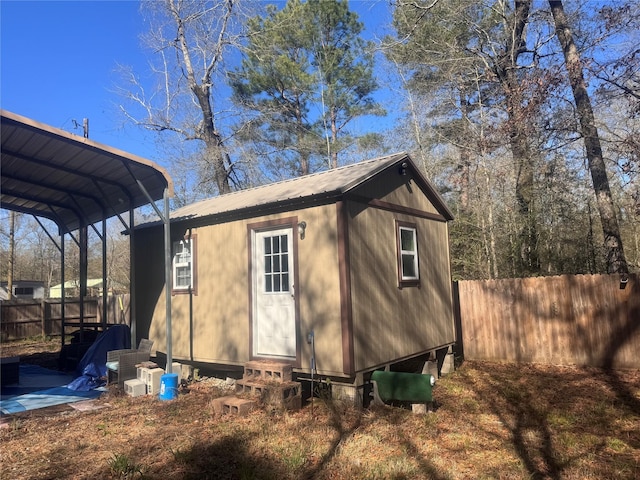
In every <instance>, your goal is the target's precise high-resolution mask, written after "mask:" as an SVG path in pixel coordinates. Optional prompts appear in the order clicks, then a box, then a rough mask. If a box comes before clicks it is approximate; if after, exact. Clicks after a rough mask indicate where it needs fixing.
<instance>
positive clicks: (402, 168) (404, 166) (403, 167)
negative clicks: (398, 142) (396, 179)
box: [399, 162, 409, 175]
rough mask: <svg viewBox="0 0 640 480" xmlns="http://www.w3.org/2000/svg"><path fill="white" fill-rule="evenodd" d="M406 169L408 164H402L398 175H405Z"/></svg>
mask: <svg viewBox="0 0 640 480" xmlns="http://www.w3.org/2000/svg"><path fill="white" fill-rule="evenodd" d="M408 167H409V164H408V163H407V162H402V164H401V165H400V169H399V172H400V175H406V174H407V168H408Z"/></svg>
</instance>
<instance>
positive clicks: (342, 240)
mask: <svg viewBox="0 0 640 480" xmlns="http://www.w3.org/2000/svg"><path fill="white" fill-rule="evenodd" d="M336 218H337V232H338V265H339V267H338V268H339V275H340V323H341V329H342V371H343V373H345V374H347V375H349V376H351V375H353V373H354V371H355V365H354V351H353V308H352V304H351V273H350V272H351V265H350V261H349V223H348V222H349V215H348V214H347V203H346V202H344V201H339V202H336Z"/></svg>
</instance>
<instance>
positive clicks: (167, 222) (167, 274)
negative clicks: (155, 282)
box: [137, 180, 173, 373]
mask: <svg viewBox="0 0 640 480" xmlns="http://www.w3.org/2000/svg"><path fill="white" fill-rule="evenodd" d="M137 182H138V186H139V187H140V190H141V191H142V193H144V194H145V196H146V197H147V198H148V199H149V203H150V204H151V206H152V207H153V209H154V210H155V211H156V213H157V214H158V216H159V217H160V218H161V219H162V222H163V224H164V287H165V288H164V290H165V316H166V319H167V327H166V329H167V332H166V339H167V365H166V367H165V372H168V373H172V370H173V369H172V363H173V356H172V355H171V217H170V216H169V189H168V188H165V189H164V192H163V194H162V198H163V199H164V213H163V212H161V211H160V210H159V209H158V207H157V206H156V204H155V202H154V201H153V199H152V198H151V196H150V195H149V193H148V192H147V189H146V188H144V185H143V184H142V182H141V181H140V180H137Z"/></svg>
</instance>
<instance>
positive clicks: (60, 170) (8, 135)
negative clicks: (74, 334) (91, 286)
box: [0, 110, 173, 365]
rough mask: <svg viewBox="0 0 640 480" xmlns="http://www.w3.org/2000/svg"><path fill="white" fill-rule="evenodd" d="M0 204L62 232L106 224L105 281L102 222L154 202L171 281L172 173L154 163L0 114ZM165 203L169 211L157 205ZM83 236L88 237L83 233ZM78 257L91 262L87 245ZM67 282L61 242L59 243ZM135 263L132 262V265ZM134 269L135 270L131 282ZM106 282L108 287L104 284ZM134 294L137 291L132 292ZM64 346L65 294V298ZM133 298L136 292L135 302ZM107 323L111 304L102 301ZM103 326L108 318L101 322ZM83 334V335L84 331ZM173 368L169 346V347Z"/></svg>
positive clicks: (168, 304) (168, 311)
mask: <svg viewBox="0 0 640 480" xmlns="http://www.w3.org/2000/svg"><path fill="white" fill-rule="evenodd" d="M0 117H1V123H0V139H1V140H0V146H1V153H2V156H1V160H2V161H1V163H0V207H1V208H5V209H8V210H14V211H18V212H23V213H27V214H32V215H34V216H36V217H45V218H49V219H51V220H53V221H54V222H55V223H56V224H57V226H58V229H59V233H60V235H61V236H62V237H63V238H64V235H65V234H67V233H71V232H73V231H74V230H78V229H81V231H83V230H84V229H85V227H88V226H89V225H94V224H95V223H97V222H103V232H102V244H103V255H102V257H103V282H105V278H104V276H106V263H105V262H106V248H105V245H106V243H105V238H104V221H105V220H106V219H107V218H110V217H113V216H116V215H117V216H118V217H119V218H120V221H121V222H122V223H123V224H124V223H125V222H124V221H123V219H122V216H121V214H123V213H125V212H129V217H130V218H129V229H131V228H133V210H134V209H135V208H137V207H141V206H143V205H147V204H151V205H152V206H153V207H154V209H155V211H156V213H158V215H159V216H160V217H161V218H162V219H163V223H164V224H165V234H164V237H165V282H166V284H167V285H170V283H171V257H170V241H171V238H170V233H169V197H170V196H173V182H172V180H171V177H169V174H168V173H167V172H166V171H165V170H164V169H163V168H161V167H159V166H158V165H156V164H154V163H153V162H151V161H149V160H145V159H144V158H141V157H138V156H136V155H132V154H129V153H126V152H123V151H122V150H118V149H115V148H112V147H108V146H106V145H103V144H100V143H98V142H94V141H92V140H89V139H87V138H84V137H79V136H77V135H73V134H70V133H68V132H65V131H63V130H60V129H57V128H53V127H50V126H48V125H45V124H42V123H40V122H36V121H34V120H31V119H29V118H26V117H23V116H21V115H17V114H15V113H11V112H8V111H6V110H0ZM160 199H163V201H164V202H163V203H164V213H163V212H162V211H160V209H158V207H156V205H155V203H154V202H155V201H157V200H160ZM85 238H86V236H85ZM77 243H78V245H79V247H80V258H81V259H82V257H83V255H84V257H85V259H86V254H87V252H86V250H87V246H86V242H83V241H80V242H77ZM59 248H61V264H62V267H61V269H62V272H63V273H62V277H63V279H64V242H61V245H60V247H59ZM80 263H81V267H80V284H81V291H82V290H83V288H82V285H86V281H87V278H86V277H87V275H86V273H87V272H86V262H84V264H85V265H84V266H83V265H82V264H83V261H82V260H81V262H80ZM131 264H132V265H133V262H131ZM134 273H135V271H134V269H133V268H132V270H131V275H132V281H133V276H134ZM103 284H104V283H103ZM170 290H171V289H170V288H167V289H166V292H167V293H166V315H167V341H168V344H169V345H170V344H171V295H170ZM132 293H133V292H132ZM62 298H63V302H62V305H63V314H62V316H63V327H62V328H63V335H62V336H61V337H62V343H63V345H64V324H65V323H64V295H63V297H62ZM134 298H135V294H134V295H132V302H133V299H134ZM83 300H84V298H83V296H82V295H81V297H80V327H81V332H82V328H83V327H82V325H83V322H84V313H83V303H84V302H83ZM103 309H105V310H104V313H103V319H106V302H103ZM131 313H132V318H131V327H132V332H131V333H132V336H133V338H136V335H135V308H134V307H133V303H132V307H131ZM103 321H104V320H103ZM81 336H82V333H81ZM167 361H168V363H169V365H170V364H171V348H170V347H169V348H168V349H167Z"/></svg>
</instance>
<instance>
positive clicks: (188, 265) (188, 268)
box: [173, 236, 196, 293]
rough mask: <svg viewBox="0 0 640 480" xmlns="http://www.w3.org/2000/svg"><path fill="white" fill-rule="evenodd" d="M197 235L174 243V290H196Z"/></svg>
mask: <svg viewBox="0 0 640 480" xmlns="http://www.w3.org/2000/svg"><path fill="white" fill-rule="evenodd" d="M194 265H195V236H192V237H190V238H184V239H182V240H179V241H177V242H174V244H173V292H174V293H194V291H195V285H196V281H195V268H194Z"/></svg>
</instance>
